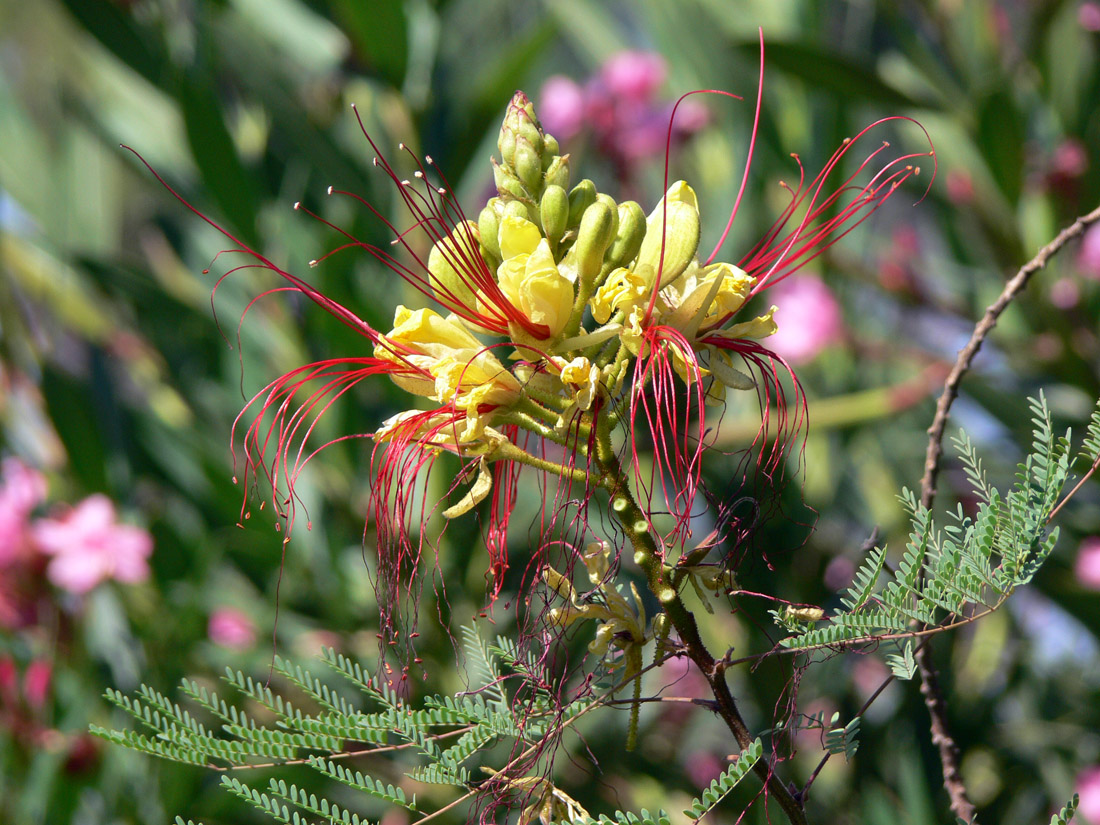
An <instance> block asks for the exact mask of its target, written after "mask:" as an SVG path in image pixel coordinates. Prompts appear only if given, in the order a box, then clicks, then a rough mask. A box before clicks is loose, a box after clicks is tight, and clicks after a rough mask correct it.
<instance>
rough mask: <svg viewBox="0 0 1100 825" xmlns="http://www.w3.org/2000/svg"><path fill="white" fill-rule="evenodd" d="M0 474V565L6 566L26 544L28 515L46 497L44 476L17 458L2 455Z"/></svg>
mask: <svg viewBox="0 0 1100 825" xmlns="http://www.w3.org/2000/svg"><path fill="white" fill-rule="evenodd" d="M0 478H2V480H3V482H2V485H0V567H7V566H8V565H10V564H11V563H12V562H14V561H15V560H17V559H18V558H19V557H20V556H21V555H22V554H23V550H24V548H26V546H27V527H28V517H29V516H30V514H31V511H32V510H33V509H34V508H35V507H37V506H38V505H39V504H40V503H41V501H42V500H43V499H44V498H45V497H46V479H45V477H43V475H42V474H41V473H40V472H38V471H37V470H34V469H32V468H30V467H28V466H27V465H26V464H24V463H23V462H22V461H20V460H19V459H18V458H5V459H4V463H3V469H2V471H0Z"/></svg>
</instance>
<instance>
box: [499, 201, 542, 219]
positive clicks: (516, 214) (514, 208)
mask: <svg viewBox="0 0 1100 825" xmlns="http://www.w3.org/2000/svg"><path fill="white" fill-rule="evenodd" d="M500 214H501V217H512V218H523V219H524V220H528V221H531V218H532V217H534V216H533V215H532V214H531V210H530V209H528V208H527V204H526V203H524V202H523V201H517V200H508V201H505V202H504V210H503V211H502V212H501V213H500ZM531 223H534V221H531Z"/></svg>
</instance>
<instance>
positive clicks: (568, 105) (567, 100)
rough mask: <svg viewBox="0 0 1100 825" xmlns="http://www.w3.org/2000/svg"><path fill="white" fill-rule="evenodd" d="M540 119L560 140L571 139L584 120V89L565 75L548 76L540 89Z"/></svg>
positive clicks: (544, 126) (547, 129)
mask: <svg viewBox="0 0 1100 825" xmlns="http://www.w3.org/2000/svg"><path fill="white" fill-rule="evenodd" d="M539 120H541V121H542V125H543V128H545V129H546V131H548V132H549V133H550V134H552V135H553V136H554V137H556V138H557V139H558V140H559V141H566V140H570V139H571V138H572V137H573V136H574V135H576V134H577V132H579V131H580V130H581V124H582V123H583V122H584V91H583V90H582V89H581V87H580V86H578V85H577V84H576V83H575V82H574V81H573V80H570V79H569V78H568V77H565V76H564V75H560V74H559V75H554V76H553V77H549V78H547V79H546V82H545V83H543V84H542V89H541V90H540V91H539Z"/></svg>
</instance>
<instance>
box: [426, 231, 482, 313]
mask: <svg viewBox="0 0 1100 825" xmlns="http://www.w3.org/2000/svg"><path fill="white" fill-rule="evenodd" d="M482 237H484V236H483V235H481V234H480V232H479V230H478V224H476V223H474V222H473V221H464V222H463V223H460V224H459V225H458V226H457V227H455V229H454V231H453V232H451V234H450V235H448V236H447V237H446V238H444V239H443V240H441V241H439V242H438V243H436V244H435V246H433V247H432V251H431V252H429V253H428V272H429V274H430V275H431V281H432V288H433V289H434V290H435V293H436V297H438V298H439V299H440V301H441V302H442V303H443V304H444V306H448V305H450V304H451V303H452V302H454V301H457V302H459V303H462V304H466V305H467V306H473V305H474V292H473V289H472V288H471V287H470V285H469V283H468V281H469V276H466V277H463V275H462V274H460V273H461V272H463V271H469V269H470V268H471V267H472V266H474V265H475V260H474V259H475V258H476V256H478V255H480V254H481V251H480V244H479V241H480V240H481V238H482Z"/></svg>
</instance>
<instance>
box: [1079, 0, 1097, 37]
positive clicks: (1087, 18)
mask: <svg viewBox="0 0 1100 825" xmlns="http://www.w3.org/2000/svg"><path fill="white" fill-rule="evenodd" d="M1077 22H1078V23H1080V24H1081V28H1083V29H1087V30H1088V31H1090V32H1100V3H1096V2H1094V1H1093V0H1088V2H1085V3H1082V4H1081V5H1080V6H1078V7H1077Z"/></svg>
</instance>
